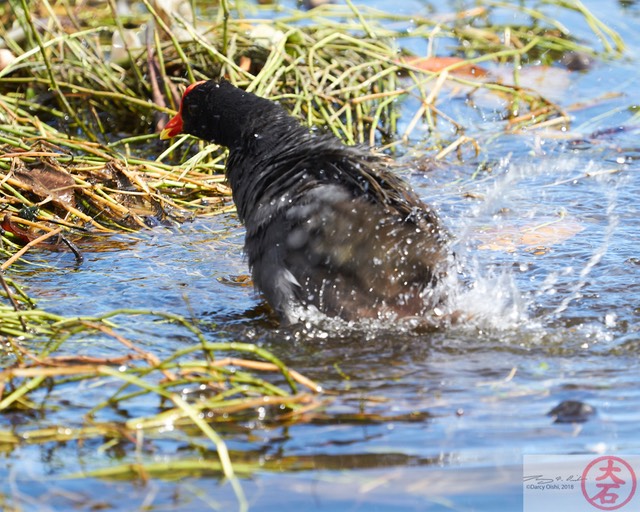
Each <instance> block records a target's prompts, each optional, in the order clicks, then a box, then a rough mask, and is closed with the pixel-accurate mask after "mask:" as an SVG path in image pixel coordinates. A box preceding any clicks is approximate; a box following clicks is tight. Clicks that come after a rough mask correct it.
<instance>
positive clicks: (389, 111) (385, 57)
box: [0, 0, 623, 501]
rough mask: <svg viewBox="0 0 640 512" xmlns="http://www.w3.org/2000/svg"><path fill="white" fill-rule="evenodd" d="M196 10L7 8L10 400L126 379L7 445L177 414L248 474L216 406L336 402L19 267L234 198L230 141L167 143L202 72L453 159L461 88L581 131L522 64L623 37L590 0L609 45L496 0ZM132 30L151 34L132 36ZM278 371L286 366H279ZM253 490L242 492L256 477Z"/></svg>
mask: <svg viewBox="0 0 640 512" xmlns="http://www.w3.org/2000/svg"><path fill="white" fill-rule="evenodd" d="M185 4H187V5H192V4H195V8H196V12H197V13H198V16H197V19H198V21H197V23H196V24H195V25H194V24H193V21H194V19H193V16H189V15H187V16H182V15H180V14H174V13H171V14H168V13H165V12H162V11H161V10H159V9H158V8H157V6H156V4H155V3H154V2H150V1H148V0H142V1H141V2H140V3H139V6H140V7H141V8H140V9H138V10H136V11H134V14H127V15H126V16H125V15H122V14H120V15H119V13H118V12H117V11H116V2H115V1H109V2H101V3H99V4H97V5H95V6H94V5H91V4H88V5H87V4H86V3H85V2H81V1H79V0H78V1H77V2H74V1H71V0H60V1H57V2H55V1H53V0H44V1H37V2H36V1H29V0H10V1H9V2H8V4H7V3H5V5H4V6H3V7H0V37H1V38H2V40H3V41H4V45H5V49H4V51H5V52H8V53H6V54H5V55H10V57H11V58H10V60H11V62H10V63H9V64H8V65H7V66H6V67H4V68H3V69H2V70H0V185H1V187H0V202H1V203H2V210H3V211H2V229H3V233H2V248H1V251H2V254H3V256H4V258H5V261H4V263H2V266H1V269H2V271H3V272H4V277H3V282H2V284H3V289H4V293H3V297H4V299H3V301H2V302H1V303H0V335H1V336H2V337H3V339H4V340H5V341H6V346H7V348H6V351H7V354H6V355H5V361H13V362H11V363H7V365H6V367H5V369H4V370H3V371H2V372H0V389H1V390H2V393H1V396H0V410H3V411H12V410H23V409H26V410H28V409H29V408H33V407H34V404H33V402H32V401H31V400H30V396H31V395H32V394H34V393H36V392H38V391H39V390H40V391H41V390H42V389H44V388H47V389H52V388H67V387H73V386H75V385H77V384H78V383H80V382H82V381H85V380H89V379H91V380H96V381H98V382H102V381H104V382H107V381H109V382H113V381H114V380H115V381H116V382H118V383H119V386H118V389H117V390H116V391H115V392H111V391H109V392H105V400H104V403H102V404H98V405H96V406H95V407H94V408H93V409H92V411H91V412H90V413H89V414H87V415H85V416H83V417H82V418H80V419H79V420H78V424H77V425H73V426H70V428H69V429H67V430H64V432H62V433H61V431H60V430H59V429H57V428H47V429H42V430H39V431H31V432H28V433H22V434H16V433H15V432H12V431H9V430H3V431H0V442H1V443H3V444H6V445H12V444H16V443H23V442H26V440H27V438H28V442H39V441H54V442H62V441H67V440H70V439H75V440H79V439H87V438H91V437H102V438H106V439H108V442H114V443H115V442H118V441H119V440H123V439H131V440H135V437H136V432H137V431H140V430H144V431H145V432H148V433H152V432H154V431H155V430H157V428H158V426H159V425H166V424H167V423H171V424H174V425H176V426H178V427H180V428H182V429H187V430H191V431H192V430H193V429H195V430H196V431H197V432H199V433H200V434H201V436H204V437H205V438H206V439H208V440H209V441H211V443H213V444H214V446H215V447H216V450H217V453H218V455H219V463H218V462H216V463H211V464H209V465H207V467H206V469H208V470H211V471H221V472H222V473H224V474H225V475H226V476H227V477H228V478H230V479H231V480H232V481H233V482H236V481H235V478H234V469H233V467H232V465H231V463H230V460H229V457H228V454H227V452H226V448H225V446H224V443H223V441H222V439H221V438H220V436H219V435H218V434H217V433H216V430H215V429H214V427H215V425H216V419H219V418H225V420H224V421H225V422H234V421H241V419H242V418H243V417H245V416H244V415H246V413H247V411H252V410H257V409H258V408H261V407H264V405H265V404H266V403H268V404H270V406H274V407H276V408H277V412H276V413H275V414H273V416H272V417H271V420H270V421H274V422H295V421H297V418H299V417H300V415H302V413H303V412H305V411H308V410H310V409H314V408H317V407H318V406H320V405H321V402H320V400H319V399H318V398H317V396H316V395H315V393H316V392H317V391H318V390H319V387H318V386H317V385H316V384H314V383H310V382H308V381H307V380H305V379H304V377H302V376H298V375H297V374H295V373H294V372H293V371H292V370H290V369H288V368H286V366H285V365H284V364H283V363H282V362H280V361H279V359H278V358H276V357H275V356H274V355H272V354H270V353H268V352H266V351H262V350H260V349H258V348H257V347H255V346H251V345H241V344H234V343H228V344H224V343H213V342H211V341H209V340H207V339H206V337H205V336H204V335H203V334H202V333H201V332H200V330H199V329H198V327H197V326H195V325H194V324H193V323H192V322H191V321H187V320H185V319H183V318H180V317H177V316H174V315H170V314H168V313H158V312H151V311H143V310H140V311H135V312H133V311H120V312H113V313H112V314H109V315H105V316H100V317H94V316H91V315H88V317H87V318H73V319H67V318H64V317H59V316H56V315H51V314H49V313H47V312H46V311H43V310H41V309H38V308H37V307H36V305H35V303H34V300H33V299H32V298H30V297H29V296H28V294H27V293H25V292H24V291H23V289H22V287H21V286H20V284H19V283H17V282H16V281H15V279H16V278H15V276H13V275H12V273H11V270H12V266H13V265H16V264H17V262H20V261H21V259H22V261H23V262H24V261H26V260H24V258H27V259H28V257H29V255H28V251H33V250H35V251H41V250H70V251H73V252H74V253H75V254H76V258H77V259H78V261H79V262H80V261H81V259H82V246H83V240H84V239H85V237H87V236H89V235H91V234H94V233H100V232H117V231H122V230H137V229H143V228H145V227H146V226H148V225H150V224H153V223H155V222H164V221H178V222H179V221H180V220H182V219H184V218H185V217H188V216H193V215H215V214H218V213H220V212H222V211H225V209H228V208H230V207H232V205H231V203H230V201H229V195H230V194H229V190H228V188H227V187H226V185H225V184H224V177H223V175H222V169H223V164H224V154H223V153H222V152H221V151H220V150H219V149H218V148H216V147H214V146H204V145H203V144H202V143H200V142H197V141H194V140H193V139H190V138H188V137H182V138H180V139H179V140H177V141H175V142H173V143H172V144H171V145H169V146H166V145H164V144H162V143H160V142H159V141H157V133H158V131H159V128H161V127H162V125H163V123H164V122H166V119H167V115H168V114H171V113H173V112H174V111H175V109H176V107H177V103H178V102H179V97H180V91H181V89H182V87H183V86H184V85H185V84H187V83H189V82H192V81H194V80H199V79H205V78H215V77H226V78H227V79H229V80H231V81H232V82H234V83H236V84H237V85H239V86H241V87H244V88H246V89H248V90H251V91H254V92H256V93H258V94H260V95H264V96H268V97H271V98H274V99H276V100H280V101H281V102H283V103H284V104H285V105H286V106H287V108H288V109H289V110H290V111H291V112H292V113H293V114H294V115H297V116H299V117H300V118H301V119H302V120H304V122H306V123H307V124H308V125H309V126H319V127H321V129H326V130H330V131H332V132H334V133H335V134H336V135H337V136H339V137H340V138H342V139H343V140H345V141H346V142H347V143H368V144H378V145H382V146H386V147H387V148H390V147H392V146H394V145H395V144H397V143H398V142H401V141H403V140H406V139H408V138H410V137H412V132H413V130H414V129H415V127H416V126H417V125H418V124H420V125H424V126H426V127H427V129H428V130H431V131H432V132H434V133H435V132H439V133H442V125H446V126H447V127H448V128H449V132H448V133H449V135H448V136H445V137H443V136H438V137H434V139H433V141H430V144H431V149H432V150H433V152H434V154H437V157H438V158H445V157H446V156H447V155H450V154H452V152H454V151H455V150H459V149H460V148H461V147H463V146H465V145H469V147H470V148H471V149H474V148H477V145H478V144H477V141H474V140H473V138H472V137H471V136H470V135H469V134H467V133H466V129H465V126H464V124H463V122H461V121H460V120H457V119H456V120H454V119H452V118H451V116H450V115H449V114H448V113H447V112H446V108H445V107H446V102H445V101H444V99H446V97H447V96H449V97H450V96H451V95H452V94H457V95H461V96H462V97H464V98H465V101H466V104H467V105H468V107H469V108H470V109H473V108H475V105H474V98H475V96H476V95H477V94H480V93H486V94H489V95H491V96H492V97H495V98H496V102H497V103H496V104H497V105H498V107H493V108H496V109H497V110H498V111H499V118H500V123H499V129H503V130H511V131H517V130H520V129H523V128H525V127H526V128H527V129H535V128H536V127H557V128H561V127H562V126H566V124H567V123H568V122H569V119H568V117H567V115H566V113H565V112H564V111H563V109H562V108H561V107H560V106H558V105H557V104H555V103H554V102H553V101H551V100H549V99H548V98H546V97H545V96H544V95H543V94H540V93H539V92H536V91H535V90H531V89H527V88H524V87H522V86H520V85H519V78H518V73H519V69H520V66H521V65H524V64H527V63H536V64H544V65H551V64H552V63H554V62H557V61H559V60H560V59H562V58H563V57H564V56H566V55H568V54H571V52H577V54H579V55H581V56H586V57H589V58H599V59H609V58H616V57H619V56H620V55H621V53H622V51H623V44H622V41H620V39H619V37H618V36H617V35H616V34H615V33H614V32H612V31H611V30H609V29H608V28H607V27H606V26H605V25H604V24H603V23H601V22H600V21H599V20H597V19H596V18H594V17H593V15H591V13H589V12H588V11H587V10H586V9H585V8H584V7H583V6H582V5H581V4H580V3H579V2H577V1H576V2H564V1H562V0H556V1H555V2H553V4H554V5H555V6H556V8H560V9H567V10H573V11H575V12H576V13H578V14H579V15H581V16H582V17H583V19H584V23H585V26H586V27H589V28H590V30H591V32H592V34H593V36H594V41H596V40H597V41H599V46H598V47H596V46H595V45H594V44H593V42H587V43H582V42H579V41H577V40H575V39H573V38H572V37H571V34H570V33H569V32H568V31H567V29H566V28H564V27H563V26H562V25H561V24H560V23H559V22H557V21H555V20H554V19H553V18H552V17H550V16H549V15H548V14H546V13H545V12H544V10H535V9H530V8H526V7H523V6H522V5H520V4H517V5H512V4H511V3H509V2H499V1H491V0H485V1H483V2H481V5H480V6H478V7H475V8H473V9H470V10H468V11H464V12H458V13H453V12H452V13H450V14H448V15H443V14H440V15H438V16H434V17H433V18H420V17H416V16H411V17H404V16H399V15H392V14H388V13H383V12H380V11H376V10H372V9H369V8H364V7H357V6H356V5H355V4H354V3H353V2H352V1H347V2H345V5H327V6H324V7H322V8H318V9H316V10H313V11H309V12H302V11H290V12H289V11H280V12H277V13H276V14H274V13H273V11H272V10H269V11H262V10H260V9H259V8H258V7H257V6H255V5H254V4H253V2H235V3H234V5H235V7H234V9H230V7H229V5H230V4H229V2H227V1H226V0H221V2H220V5H219V6H214V7H210V6H208V5H209V4H210V3H209V2H197V1H196V2H193V3H188V2H185ZM269 9H271V8H269ZM504 10H509V11H513V12H515V13H516V14H517V19H518V20H519V23H518V25H515V24H514V25H504V24H499V23H496V22H494V16H495V13H496V12H498V11H504ZM143 24H144V26H145V27H146V30H142V29H141V27H142V25H143ZM409 25H410V26H411V30H410V31H408V30H407V26H409ZM125 27H127V28H125ZM129 27H133V28H129ZM394 27H397V28H394ZM132 38H133V39H132ZM408 38H411V39H416V38H423V39H424V41H425V43H426V47H427V48H429V49H432V48H433V47H434V43H435V42H437V41H439V40H442V41H445V42H446V43H447V44H448V46H447V53H446V54H443V53H440V54H438V55H433V54H430V53H429V51H427V53H426V54H425V55H420V56H417V55H412V54H411V53H410V52H409V51H407V50H406V49H405V47H404V44H403V42H404V41H405V40H406V39H408ZM118 40H119V41H132V42H131V43H130V44H128V45H127V44H125V45H124V46H123V47H122V48H120V49H119V50H118V49H117V48H116V46H117V44H114V42H116V41H118ZM116 51H118V52H119V56H117V57H116ZM451 57H453V58H451ZM488 63H501V64H507V65H509V66H512V69H513V70H514V71H513V80H511V81H510V83H500V82H499V81H497V80H496V79H495V77H492V75H491V73H490V72H489V71H487V69H485V67H484V66H485V65H486V64H488ZM443 91H448V92H447V94H444V93H443ZM452 91H455V92H454V93H452ZM406 98H411V99H412V100H413V101H412V102H411V105H412V107H411V108H412V109H413V110H412V111H410V112H406V111H405V112H404V114H403V116H404V119H405V121H406V120H407V119H408V122H405V123H403V124H402V125H401V124H400V123H399V115H400V113H399V112H400V110H399V109H400V106H401V105H402V103H403V101H404V100H405V99H406ZM25 254H26V256H25ZM141 306H143V305H141ZM134 314H135V315H145V316H149V317H160V318H162V319H163V320H165V321H169V322H174V323H176V324H178V325H181V326H182V327H183V328H184V329H185V330H186V331H187V332H188V333H189V336H191V337H192V338H193V341H194V344H193V348H191V349H185V350H183V351H181V352H179V353H176V354H174V355H173V356H172V357H170V358H165V359H163V360H160V359H159V358H157V357H156V356H154V355H153V354H151V353H149V352H146V351H142V350H140V349H139V348H137V346H136V344H135V342H132V341H131V340H127V339H126V338H125V337H124V336H123V335H122V334H120V333H119V332H118V328H117V325H116V324H114V323H113V320H112V318H114V317H116V316H118V315H134ZM77 336H85V337H88V338H92V337H96V339H100V338H109V339H111V340H115V341H117V342H118V343H122V344H123V346H125V347H126V350H125V355H124V356H122V357H121V358H114V359H105V358H91V357H82V358H80V357H78V358H73V357H69V356H68V355H64V356H63V355H60V353H59V352H60V351H61V347H63V346H64V344H65V342H66V341H67V340H68V339H70V338H72V337H77ZM33 340H46V341H47V343H46V348H45V349H43V350H39V351H36V352H34V351H33V349H32V348H28V342H29V341H33ZM229 353H231V354H232V355H231V356H229V357H228V356H227V354H229ZM249 356H251V360H249V359H248V358H249ZM239 369H241V370H239ZM260 371H266V372H277V374H278V375H279V377H273V378H269V379H267V378H262V377H261V376H260V374H258V372H260ZM294 378H296V379H298V381H299V382H302V383H303V387H304V389H305V391H300V390H299V389H298V387H297V385H296V384H295V382H294ZM274 381H276V383H277V384H278V385H276V384H274V383H273V382H274ZM281 384H285V386H283V385H281ZM178 386H180V387H181V388H185V387H186V388H189V387H191V388H193V389H198V390H200V391H199V392H198V393H196V395H197V397H196V398H195V399H191V397H188V398H187V397H185V396H183V395H181V394H180V393H179V392H177V391H176V389H177V387H178ZM108 389H111V387H108ZM142 395H147V396H150V397H156V398H157V402H158V407H157V408H158V412H157V414H155V415H154V416H152V417H145V418H140V417H135V418H132V419H131V420H129V421H127V422H125V423H123V424H114V423H109V422H95V421H94V420H93V417H94V415H95V414H96V412H97V411H98V410H99V409H100V408H101V407H105V406H106V404H110V405H113V404H118V406H122V407H126V403H127V400H130V399H132V398H137V397H139V396H142ZM150 400H151V399H150ZM208 411H215V412H216V414H214V415H209V414H208ZM218 413H219V414H218ZM148 435H153V434H148ZM125 469H126V468H124V469H123V468H120V469H110V470H105V471H104V473H103V474H104V475H112V476H113V475H116V474H119V473H120V474H121V473H122V472H124V471H125ZM129 469H130V468H129ZM172 469H173V470H177V469H180V470H181V471H191V470H193V471H197V470H200V469H203V468H202V467H201V463H200V462H194V463H193V465H192V466H190V465H189V464H186V465H183V466H180V468H178V466H174V467H169V468H165V470H172ZM237 469H238V470H240V468H239V467H238V468H237ZM126 470H127V471H128V469H126ZM140 471H141V472H144V471H147V472H153V471H159V472H162V468H160V467H151V466H149V467H147V468H140ZM96 474H98V473H96ZM235 485H236V486H237V483H236V484H235ZM237 492H238V496H241V491H240V490H239V488H238V490H237ZM240 500H241V501H242V498H240Z"/></svg>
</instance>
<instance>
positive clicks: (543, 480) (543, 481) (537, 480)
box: [522, 475, 585, 485]
mask: <svg viewBox="0 0 640 512" xmlns="http://www.w3.org/2000/svg"><path fill="white" fill-rule="evenodd" d="M584 479H585V478H584V477H583V476H582V475H568V476H566V477H564V476H556V477H549V476H546V475H524V476H523V477H522V481H523V482H531V483H534V484H537V485H548V484H555V483H559V482H561V483H572V482H582V481H583V480H584Z"/></svg>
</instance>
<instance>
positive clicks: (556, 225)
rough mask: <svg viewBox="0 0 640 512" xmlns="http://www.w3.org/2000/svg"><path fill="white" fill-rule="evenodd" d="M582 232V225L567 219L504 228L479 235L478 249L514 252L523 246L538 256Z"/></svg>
mask: <svg viewBox="0 0 640 512" xmlns="http://www.w3.org/2000/svg"><path fill="white" fill-rule="evenodd" d="M583 230H584V226H583V225H582V224H580V223H579V222H577V221H576V220H574V219H571V218H568V217H562V218H561V219H554V220H550V221H542V222H536V223H535V224H534V223H529V224H525V225H524V226H505V227H502V228H500V229H492V230H487V231H484V232H483V233H481V234H480V238H481V239H482V241H483V243H482V244H481V245H480V246H479V247H478V249H481V250H489V251H504V252H514V251H516V250H517V249H518V247H519V246H525V247H526V250H527V251H528V252H531V253H533V254H534V255H536V256H540V255H543V254H546V253H547V252H548V251H549V246H551V245H555V244H558V243H561V242H564V241H565V240H569V239H570V238H573V237H574V236H575V235H577V234H578V233H580V232H581V231H583Z"/></svg>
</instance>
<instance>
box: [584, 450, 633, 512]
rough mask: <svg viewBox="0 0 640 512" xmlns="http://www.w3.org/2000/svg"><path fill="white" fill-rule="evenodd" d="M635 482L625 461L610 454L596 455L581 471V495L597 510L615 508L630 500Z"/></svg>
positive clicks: (631, 471)
mask: <svg viewBox="0 0 640 512" xmlns="http://www.w3.org/2000/svg"><path fill="white" fill-rule="evenodd" d="M637 483H638V482H637V479H636V474H635V472H634V471H633V468H632V467H631V466H630V465H629V463H628V462H627V461H625V460H624V459H621V458H620V457H614V456H611V455H608V456H604V457H598V458H597V459H595V460H593V461H591V462H590V463H589V464H588V465H587V467H586V468H585V469H584V471H583V472H582V484H581V485H582V495H583V496H584V497H585V499H586V500H587V501H588V502H589V504H591V505H593V506H594V507H595V508H597V509H599V510H617V509H619V508H622V507H624V506H625V505H626V504H627V503H629V502H630V501H631V498H633V495H634V494H635V493H636V487H637Z"/></svg>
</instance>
